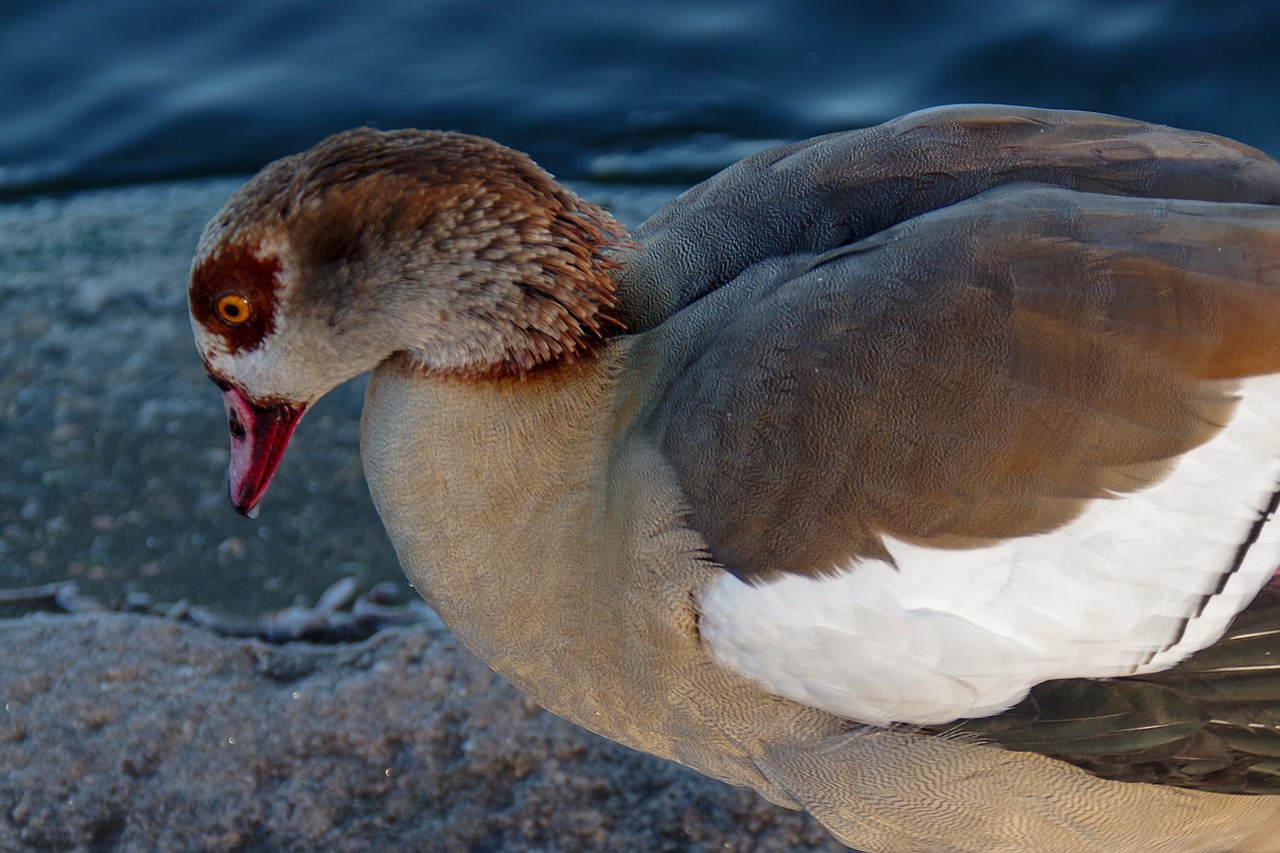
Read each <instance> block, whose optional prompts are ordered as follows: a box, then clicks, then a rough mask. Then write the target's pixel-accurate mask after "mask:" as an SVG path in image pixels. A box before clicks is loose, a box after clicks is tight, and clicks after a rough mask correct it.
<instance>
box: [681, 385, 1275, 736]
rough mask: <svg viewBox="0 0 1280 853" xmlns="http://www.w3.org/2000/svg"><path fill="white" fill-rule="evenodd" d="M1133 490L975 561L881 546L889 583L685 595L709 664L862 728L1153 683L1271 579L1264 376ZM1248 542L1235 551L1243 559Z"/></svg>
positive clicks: (855, 579) (867, 575)
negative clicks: (1037, 694) (1093, 684)
mask: <svg viewBox="0 0 1280 853" xmlns="http://www.w3.org/2000/svg"><path fill="white" fill-rule="evenodd" d="M1241 398H1242V399H1241V402H1240V404H1239V405H1238V407H1237V409H1236V414H1235V417H1233V418H1232V420H1231V422H1230V423H1229V424H1228V425H1227V426H1226V427H1225V428H1224V429H1223V430H1222V431H1221V432H1219V433H1218V434H1217V435H1216V436H1214V438H1213V439H1212V440H1210V441H1209V442H1207V443H1205V444H1204V445H1202V446H1200V447H1198V448H1196V449H1195V450H1193V451H1191V452H1190V453H1188V454H1186V455H1185V456H1183V457H1182V459H1180V460H1179V461H1178V463H1177V464H1176V465H1175V466H1174V468H1173V470H1172V471H1171V472H1170V474H1169V475H1168V476H1167V477H1166V478H1165V479H1164V480H1162V481H1160V482H1159V483H1156V484H1155V485H1153V486H1150V487H1148V488H1147V489H1144V490H1142V491H1140V492H1135V493H1132V494H1128V495H1122V496H1118V497H1116V498H1114V499H1112V500H1099V501H1094V502H1093V503H1092V504H1091V505H1090V507H1089V508H1088V509H1087V510H1086V512H1085V513H1084V514H1083V515H1082V516H1081V517H1080V518H1078V519H1076V520H1075V521H1073V522H1071V523H1070V524H1068V525H1066V526H1064V527H1062V528H1059V529H1057V530H1054V531H1051V532H1048V533H1043V534H1038V535H1035V536H1027V537H1021V538H1018V539H1014V540H1009V541H1007V542H1004V543H1001V544H1000V545H998V546H996V547H992V548H981V549H973V550H951V551H945V550H935V549H929V548H923V547H919V546H915V545H911V544H908V543H906V542H902V541H898V540H894V539H886V541H885V546H886V548H887V549H888V551H889V553H890V554H891V555H892V556H893V559H894V561H895V562H896V563H897V568H896V569H895V568H894V567H893V566H890V565H889V564H887V563H885V562H883V561H879V560H861V561H857V562H855V563H853V564H852V565H850V566H849V567H848V569H847V570H846V571H844V572H842V573H841V574H839V575H838V576H836V577H830V578H820V579H812V578H807V577H799V576H794V575H790V576H787V577H785V578H782V579H780V580H777V581H773V582H770V583H767V584H764V585H762V586H751V585H748V584H745V583H743V582H742V581H740V580H738V579H737V578H735V577H733V576H732V575H729V574H727V573H726V574H725V575H724V576H722V577H721V578H719V579H718V580H717V581H715V582H714V583H713V584H711V585H710V586H709V587H707V588H706V589H705V590H704V591H703V593H702V594H701V596H700V597H699V602H698V603H699V607H700V609H701V613H702V618H701V621H700V623H699V625H700V628H701V632H702V636H703V638H704V640H705V641H706V642H707V644H708V645H709V647H710V649H711V651H712V653H713V654H714V656H715V657H716V658H717V659H718V660H720V661H721V662H722V663H724V664H727V665H728V666H731V667H733V668H735V669H737V670H739V671H740V672H742V673H744V674H745V675H747V676H749V677H751V678H753V679H755V680H757V681H759V682H761V683H762V684H763V685H764V686H765V687H767V688H768V689H769V690H771V691H772V692H774V693H776V694H778V695H781V696H785V697H787V698H789V699H793V700H795V701H797V702H802V703H804V704H806V705H811V706H814V707H818V708H822V709H824V710H827V711H830V712H832V713H835V714H839V715H841V716H844V717H848V718H850V719H853V720H857V721H859V722H863V723H869V724H873V725H886V724H888V723H890V722H902V723H916V724H938V723H946V722H950V721H952V720H955V719H958V718H960V717H982V716H987V715H990V714H994V713H998V712H1000V711H1002V710H1004V709H1006V708H1008V707H1009V706H1011V705H1013V704H1016V703H1017V702H1018V701H1020V700H1021V699H1022V698H1023V697H1024V696H1026V694H1027V691H1028V690H1030V688H1031V687H1032V686H1033V685H1035V684H1037V683H1039V682H1041V681H1045V680H1048V679H1052V678H1070V677H1087V678H1106V677H1114V676H1123V675H1134V674H1138V673H1144V672H1156V671H1159V670H1162V669H1167V668H1169V667H1170V666H1173V665H1174V664H1176V663H1177V662H1179V661H1181V660H1183V659H1184V658H1186V657H1188V656H1189V655H1190V654H1192V653H1193V652H1195V651H1198V650H1199V649H1202V648H1204V647H1206V646H1208V645H1210V644H1212V643H1213V642H1214V641H1215V640H1217V639H1218V638H1219V637H1220V636H1221V635H1222V633H1223V632H1224V631H1225V630H1226V628H1227V625H1228V624H1229V623H1230V621H1231V619H1232V617H1234V616H1235V614H1236V613H1237V612H1238V611H1239V610H1241V609H1243V608H1244V607H1245V606H1247V605H1248V603H1249V602H1250V601H1252V600H1253V598H1254V596H1255V595H1256V594H1257V592H1258V590H1259V589H1260V588H1261V587H1262V585H1263V584H1265V583H1266V582H1267V580H1268V579H1270V578H1271V576H1272V574H1273V573H1274V572H1275V570H1276V569H1277V567H1278V566H1280V523H1277V522H1274V521H1272V519H1271V516H1270V512H1269V508H1271V509H1273V508H1274V507H1271V506H1270V503H1271V500H1272V496H1273V494H1274V493H1275V492H1276V491H1277V489H1280V376H1268V377H1261V378H1257V379H1250V380H1247V381H1246V382H1245V383H1243V384H1242V389H1241ZM1250 537H1256V538H1255V539H1253V541H1252V544H1247V543H1249V541H1250Z"/></svg>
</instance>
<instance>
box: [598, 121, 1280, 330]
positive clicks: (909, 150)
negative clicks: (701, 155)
mask: <svg viewBox="0 0 1280 853" xmlns="http://www.w3.org/2000/svg"><path fill="white" fill-rule="evenodd" d="M1016 182H1035V183H1039V184H1044V185H1046V186H1057V187H1063V188H1067V189H1075V190H1080V191H1085V192H1092V193H1107V194H1117V195H1127V196H1134V197H1143V198H1180V199H1198V200H1203V201H1223V202H1251V203H1263V204H1276V203H1280V164H1277V163H1276V161H1274V160H1272V159H1271V158H1270V157H1267V156H1266V155H1265V154H1263V153H1261V152H1259V151H1257V150H1254V149H1252V148H1249V147H1247V146H1244V145H1241V144H1240V143H1238V142H1233V141H1231V140H1229V139H1223V138H1222V137H1219V136H1212V135H1210V134H1205V133H1195V132H1192V131H1186V130H1178V129H1176V128H1171V127H1163V126H1159V125H1151V124H1146V123H1144V122H1140V121H1133V120H1131V119H1124V118H1118V117H1115V116H1108V115H1100V114H1098V113H1085V112H1072V111H1065V110H1041V109H1031V108H1026V107H1000V106H981V105H979V106H954V107H942V108H938V109H932V110H924V111H922V112H918V113H912V114H911V115H907V116H903V117H902V118H899V119H896V120H894V121H891V122H888V123H886V124H882V125H877V126H875V127H870V128H866V129H864V130H858V131H851V132H848V133H837V134H832V135H830V136H822V137H818V138H816V139H810V140H805V141H803V142H797V143H795V144H792V145H786V146H782V147H779V148H772V149H769V150H767V151H762V152H761V153H759V154H757V155H755V156H753V157H749V158H747V159H745V160H743V161H741V162H740V163H737V164H735V165H733V166H731V167H730V168H728V169H726V170H725V171H723V172H721V173H720V174H719V175H717V176H716V177H714V178H712V179H711V180H709V181H706V182H704V183H702V184H700V185H698V186H697V187H694V188H693V189H691V190H689V191H688V192H686V193H685V194H684V195H682V196H681V197H680V198H679V199H677V200H676V201H674V202H673V203H672V204H670V205H668V206H666V207H665V208H663V209H662V210H661V211H659V213H658V214H657V215H656V216H654V217H653V219H651V220H649V221H648V222H646V223H644V225H642V226H640V228H639V229H638V230H637V231H636V239H637V241H638V242H639V243H640V244H642V245H643V246H644V249H645V251H644V252H643V253H640V254H639V255H638V256H636V257H634V258H632V259H631V261H630V267H631V269H630V272H629V275H628V280H627V282H624V284H623V293H622V297H623V301H624V304H625V307H626V309H627V312H628V314H627V323H628V327H629V328H630V329H631V330H632V331H637V332H639V331H644V330H646V329H649V328H651V327H653V326H654V325H656V324H657V323H659V322H662V321H663V320H665V319H667V318H668V317H670V316H671V315H672V314H673V313H674V312H676V311H678V310H679V309H680V308H682V307H683V306H685V305H688V304H690V303H691V302H693V301H694V300H695V299H697V298H699V297H700V296H702V295H704V294H706V293H708V292H710V291H712V290H714V289H715V288H717V287H719V286H721V285H722V284H724V283H725V282H727V281H729V280H730V279H732V278H734V277H735V276H737V275H738V274H739V273H741V272H742V271H743V270H745V269H746V268H747V267H749V266H751V265H752V264H755V263H758V262H760V261H762V260H765V259H767V258H779V257H785V256H788V255H792V254H795V253H803V252H825V251H830V250H832V249H835V248H837V247H839V246H844V245H849V244H851V243H853V242H855V241H857V240H860V239H863V238H865V237H868V236H870V235H872V234H875V233H877V232H879V231H883V230H884V229H886V228H889V227H890V226H892V225H895V224H898V223H901V222H905V221H907V220H909V219H911V218H912V217H915V216H919V215H921V214H923V213H927V212H928V211H931V210H937V209H940V208H943V207H946V206H947V205H950V204H955V203H956V202H959V201H963V200H964V199H967V198H971V197H972V196H975V195H977V194H978V193H981V192H984V191H986V190H989V189H992V188H994V187H998V186H1002V185H1008V184H1012V183H1016Z"/></svg>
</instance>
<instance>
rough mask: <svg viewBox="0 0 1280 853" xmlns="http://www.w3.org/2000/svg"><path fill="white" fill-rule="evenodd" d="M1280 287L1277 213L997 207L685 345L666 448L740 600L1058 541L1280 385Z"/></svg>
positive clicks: (859, 249)
mask: <svg viewBox="0 0 1280 853" xmlns="http://www.w3.org/2000/svg"><path fill="white" fill-rule="evenodd" d="M1277 261H1280V208H1276V207H1270V206H1263V205H1240V204H1223V203H1211V202H1191V201H1173V200H1166V199H1133V198H1126V197H1119V196H1106V195H1098V194H1093V193H1078V192H1072V191H1069V190H1061V189H1052V188H1044V187H1037V186H1034V185H1018V186H1014V187H1008V188H1003V189H998V190H994V191H991V192H988V193H985V194H982V195H979V196H977V197H975V198H973V199H970V200H968V201H964V202H961V203H959V204H954V205H951V206H949V207H946V208H943V209H942V210H939V211H935V212H932V213H928V214H925V215H922V216H918V217H916V218H914V219H912V220H910V221H909V222H906V223H904V224H902V225H899V226H895V227H893V228H890V229H888V230H886V231H884V232H881V233H879V234H877V235H874V236H872V237H870V238H867V239H866V240H863V241H860V242H857V243H855V244H853V245H851V246H848V247H845V248H841V249H837V250H835V251H833V252H828V253H825V254H818V255H808V256H795V257H791V258H786V259H778V260H773V261H769V262H764V263H760V264H757V265H755V266H753V267H750V268H748V269H747V270H745V271H744V272H743V273H742V274H741V275H740V276H739V277H738V278H737V279H735V280H734V281H733V282H732V283H731V284H729V285H727V286H725V287H721V288H719V289H717V290H716V291H714V292H712V293H711V294H708V295H707V296H706V297H705V298H704V299H703V300H701V301H700V302H698V303H696V304H694V305H692V306H690V307H689V308H687V309H685V310H684V311H682V312H680V314H679V315H677V317H674V318H672V319H671V320H669V321H668V323H667V324H665V325H664V326H663V329H664V334H663V336H662V340H663V343H664V345H667V346H671V345H672V344H676V346H675V347H674V349H673V351H672V353H671V354H670V355H669V356H668V358H669V359H673V360H677V361H680V362H681V364H692V363H696V365H697V368H696V369H687V370H686V369H681V370H680V371H678V373H677V375H676V376H675V377H674V378H673V382H672V385H671V387H670V389H669V391H668V393H667V394H666V395H665V397H664V399H663V402H662V404H661V408H660V411H659V412H658V414H657V417H658V424H657V428H658V429H659V430H660V432H661V434H662V436H663V438H662V447H663V450H664V452H665V454H666V456H667V458H668V459H669V460H670V462H671V464H672V465H673V467H674V469H675V470H676V472H677V474H678V476H679V477H680V480H681V483H682V486H683V488H684V489H685V492H686V495H687V497H688V499H689V502H690V505H691V511H692V515H693V519H692V520H693V523H694V526H695V527H696V528H697V529H698V530H700V531H701V532H702V533H703V534H704V535H705V536H706V538H707V540H708V542H709V543H710V545H711V548H712V551H713V553H714V555H715V556H716V557H717V559H719V560H720V561H721V562H722V563H723V564H724V565H725V566H726V567H728V568H729V569H730V570H731V571H734V572H735V573H737V574H739V575H740V576H742V577H748V578H751V577H761V576H768V575H770V574H774V573H777V572H798V573H814V572H824V571H831V570H834V569H835V568H836V567H837V566H838V565H841V564H846V563H847V562H848V560H849V559H850V558H851V557H853V556H858V555H874V556H885V555H884V554H883V553H882V549H881V546H880V544H879V542H880V536H881V534H884V533H888V534H891V535H893V536H895V537H897V538H900V539H904V540H907V541H912V542H916V543H920V544H927V545H931V546H936V547H969V546H976V545H981V544H982V543H984V542H987V541H990V540H995V539H1003V538H1008V537H1012V536H1021V535H1027V534H1031V533H1035V532H1040V531H1044V530H1049V529H1052V528H1055V527H1057V526H1060V525H1062V524H1064V523H1066V522H1067V521H1069V520H1071V519H1072V518H1074V517H1075V516H1076V515H1077V514H1078V513H1079V512H1081V511H1082V510H1083V508H1084V506H1085V504H1086V503H1087V502H1088V501H1089V500H1092V499H1096V498H1100V497H1106V496H1108V495H1110V494H1111V493H1114V492H1125V491H1130V490H1133V489H1135V488H1139V487H1141V486H1144V485H1147V484H1149V483H1151V482H1153V481H1155V480H1157V479H1159V478H1160V477H1161V476H1162V475H1163V474H1164V473H1165V472H1166V471H1167V470H1168V468H1169V466H1170V465H1171V464H1172V462H1173V461H1174V460H1175V459H1176V458H1177V457H1178V456H1179V455H1180V454H1181V453H1184V452H1185V451H1187V450H1188V449H1190V448H1192V447H1195V446H1197V445H1198V444H1200V443H1201V442H1203V441H1205V440H1207V439H1208V438H1209V437H1211V436H1212V435H1213V434H1214V433H1215V432H1216V430H1217V429H1218V428H1219V427H1220V426H1221V425H1222V424H1224V423H1225V422H1226V421H1227V420H1228V419H1229V418H1230V417H1231V413H1232V410H1233V407H1234V403H1235V400H1234V397H1233V396H1232V394H1233V391H1234V387H1235V386H1234V383H1233V382H1232V381H1231V380H1233V379H1236V378H1238V377H1240V376H1242V375H1250V374H1253V373H1261V372H1272V371H1277V370H1280V346H1278V343H1280V268H1278V267H1277ZM725 317H730V318H732V319H731V320H729V321H728V322H725V321H724V318H725Z"/></svg>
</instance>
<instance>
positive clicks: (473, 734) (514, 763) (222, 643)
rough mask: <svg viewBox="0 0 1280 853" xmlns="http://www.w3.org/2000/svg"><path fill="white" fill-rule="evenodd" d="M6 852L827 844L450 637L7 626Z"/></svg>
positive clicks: (123, 623) (1, 686) (104, 620)
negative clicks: (551, 698) (270, 637)
mask: <svg viewBox="0 0 1280 853" xmlns="http://www.w3.org/2000/svg"><path fill="white" fill-rule="evenodd" d="M0 648H3V649H4V650H5V654H4V666H3V669H0V768H3V773H2V774H0V850H3V851H27V850H30V851H97V850H102V851H106V850H110V851H116V852H117V853H126V852H131V851H152V850H164V851H208V852H209V853H218V851H320V850H324V851H366V850H368V851H379V850H388V851H392V850H394V851H408V850H414V851H418V850H422V851H686V850H687V851H713V850H715V851H744V852H745V851H756V853H765V851H819V850H821V851H836V850H842V849H844V848H842V847H841V846H840V845H838V844H836V843H835V842H834V841H832V840H831V839H830V837H829V836H827V835H826V833H825V831H824V830H823V829H822V828H821V827H820V826H819V825H818V824H817V823H816V822H815V821H814V820H813V819H812V818H809V817H807V816H805V815H802V814H800V813H798V812H791V811H787V810H784V809H779V808H777V807H775V806H772V805H770V804H768V803H766V802H765V801H763V800H762V799H760V798H759V797H758V796H756V795H755V794H754V793H752V792H749V791H746V790H742V789H734V788H730V787H728V786H725V785H722V784H720V783H717V782H713V781H711V780H709V779H706V778H704V777H701V776H699V775H697V774H695V773H693V772H691V771H688V770H685V769H683V768H680V767H677V766H676V765H674V764H671V763H669V762H665V761H660V760H658V759H654V758H651V757H649V756H646V755H641V754H639V753H636V752H633V751H631V750H627V749H624V748H622V747H620V746H617V745H616V744H613V743H610V742H608V741H605V740H603V739H601V738H598V737H596V736H594V735H591V734H588V733H587V732H585V731H583V730H582V729H579V728H578V727H576V726H573V725H570V724H569V723H566V722H564V721H562V720H560V719H558V718H556V717H553V716H551V715H550V714H548V713H546V712H544V711H541V710H540V709H538V708H537V707H536V706H535V705H534V704H533V703H532V702H530V701H529V700H528V699H526V698H524V697H523V696H522V695H521V694H519V693H518V692H517V691H516V690H515V689H514V688H512V687H511V686H509V685H508V684H506V683H505V682H504V681H502V680H501V679H499V678H498V677H496V676H495V675H493V674H492V673H491V672H490V671H489V670H488V669H487V668H486V667H485V666H484V665H483V664H481V663H479V662H478V661H476V660H475V659H474V658H472V657H471V656H470V655H469V654H467V653H466V652H465V651H463V650H461V649H459V648H458V646H457V644H456V642H455V641H454V640H453V638H452V637H451V636H450V635H448V634H447V633H446V632H443V631H441V630H433V629H430V628H413V629H394V630H389V631H384V632H381V633H380V634H378V635H376V636H375V637H374V638H372V639H370V640H367V641H365V642H363V643H359V644H355V645H350V646H315V645H307V644H300V643H299V644H290V645H285V646H271V645H266V644H263V643H261V642H257V641H235V640H226V639H219V638H216V637H214V636H212V635H211V634H208V633H206V632H204V631H202V630H200V629H197V628H193V627H189V626H182V625H177V624H174V623H171V622H168V621H165V620H163V619H158V618H154V617H142V616H127V615H119V614H95V615H84V616H48V615H34V616H28V617H26V618H22V619H15V620H4V621H0Z"/></svg>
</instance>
